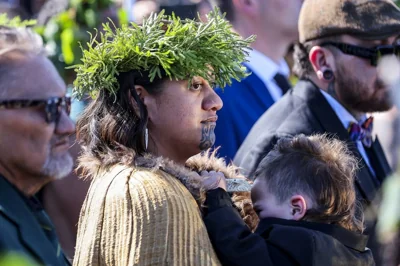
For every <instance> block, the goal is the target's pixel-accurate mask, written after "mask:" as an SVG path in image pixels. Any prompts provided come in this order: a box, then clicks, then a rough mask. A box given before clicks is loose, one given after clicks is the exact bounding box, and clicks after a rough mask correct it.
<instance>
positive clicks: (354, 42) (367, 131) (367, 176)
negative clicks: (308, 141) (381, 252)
mask: <svg viewBox="0 0 400 266" xmlns="http://www.w3.org/2000/svg"><path fill="white" fill-rule="evenodd" d="M399 33H400V10H399V9H398V8H397V7H396V6H395V5H394V4H393V2H392V1H389V0H375V1H369V0H308V1H305V2H304V4H303V7H302V10H301V12H300V18H299V35H300V36H299V37H300V43H299V44H298V45H297V46H296V47H295V55H294V56H295V66H294V70H295V72H296V74H297V75H298V76H299V78H300V81H299V82H298V84H297V85H296V87H295V88H294V89H292V90H291V91H289V92H288V93H287V94H286V95H285V96H284V97H283V98H282V99H281V100H280V101H278V102H277V103H276V104H275V105H273V106H272V107H271V108H270V109H269V110H268V111H267V112H266V113H265V114H264V115H263V116H262V117H261V118H260V119H259V120H258V122H257V123H256V125H255V126H254V127H253V128H252V130H251V132H250V134H249V135H248V137H247V138H246V140H245V141H244V143H243V145H242V146H241V148H240V149H239V151H238V153H237V155H236V157H235V160H234V161H235V163H236V164H237V165H239V166H240V167H241V168H243V169H245V171H246V172H247V174H248V175H249V177H250V178H251V177H252V176H253V174H254V170H255V169H256V168H257V166H258V164H259V162H260V161H261V159H262V158H263V157H264V156H265V155H266V154H267V153H268V152H269V151H270V150H271V149H272V147H273V146H274V144H275V143H276V142H277V140H278V139H279V138H282V137H287V136H293V135H296V134H299V133H303V134H306V135H311V134H315V133H328V134H331V135H334V136H336V137H337V138H339V139H341V140H343V141H345V142H346V143H347V145H348V146H349V148H350V150H351V151H352V153H353V154H354V155H355V156H356V157H357V158H358V159H359V161H360V169H359V170H358V173H357V179H356V190H357V192H358V196H359V198H360V199H362V200H363V203H364V206H368V205H370V203H371V202H372V201H373V200H374V198H375V196H376V194H377V192H378V190H379V188H380V186H381V184H382V182H383V181H384V179H385V177H386V176H387V175H388V174H389V173H390V171H391V169H390V167H389V165H388V162H387V160H386V157H385V154H384V153H383V150H382V148H381V145H380V144H379V141H378V139H377V138H376V137H374V136H372V134H371V131H372V118H371V117H368V116H367V113H369V112H380V111H386V110H389V109H390V108H391V107H392V102H391V94H390V91H389V86H388V85H387V84H385V82H383V80H382V77H381V76H380V74H379V72H378V68H377V65H378V64H379V63H380V62H382V63H383V62H384V61H380V59H381V57H382V56H384V55H388V56H393V55H394V54H396V53H398V48H399V46H398V45H397V36H398V35H399ZM372 216H373V215H372ZM366 218H367V227H368V228H369V230H370V232H369V233H372V232H371V230H372V228H373V227H374V223H375V220H376V217H366ZM371 238H372V239H374V237H373V236H371ZM371 238H370V239H371ZM368 246H369V247H371V249H372V250H373V252H374V251H375V254H374V255H376V253H377V252H376V251H377V250H374V249H373V246H374V245H373V244H372V245H371V244H369V245H368ZM378 258H379V256H377V255H376V256H375V259H376V260H377V264H378V265H379V259H378Z"/></svg>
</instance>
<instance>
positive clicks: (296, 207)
mask: <svg viewBox="0 0 400 266" xmlns="http://www.w3.org/2000/svg"><path fill="white" fill-rule="evenodd" d="M290 208H291V216H292V220H296V221H299V220H301V219H303V217H304V215H306V212H307V202H306V200H305V198H304V197H303V196H301V195H294V196H293V197H291V199H290Z"/></svg>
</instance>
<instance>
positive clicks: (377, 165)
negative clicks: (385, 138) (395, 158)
mask: <svg viewBox="0 0 400 266" xmlns="http://www.w3.org/2000/svg"><path fill="white" fill-rule="evenodd" d="M365 150H366V152H367V155H368V157H369V158H370V161H371V165H372V167H373V168H374V170H375V173H376V177H377V178H378V179H379V181H380V182H381V183H382V182H383V181H384V180H385V178H386V177H387V176H389V175H390V174H391V173H392V169H391V167H390V165H389V163H388V161H387V159H386V156H385V153H384V152H383V149H382V146H381V144H380V142H379V139H378V137H376V139H375V141H374V142H373V143H372V146H371V148H365Z"/></svg>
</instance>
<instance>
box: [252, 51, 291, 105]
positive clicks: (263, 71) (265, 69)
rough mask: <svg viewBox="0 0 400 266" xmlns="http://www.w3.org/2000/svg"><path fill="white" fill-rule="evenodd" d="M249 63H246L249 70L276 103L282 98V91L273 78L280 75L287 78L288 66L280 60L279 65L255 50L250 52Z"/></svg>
mask: <svg viewBox="0 0 400 266" xmlns="http://www.w3.org/2000/svg"><path fill="white" fill-rule="evenodd" d="M248 60H249V62H246V64H247V66H248V67H249V68H250V70H251V71H252V72H253V73H255V74H256V75H257V76H258V77H259V78H260V79H261V81H262V82H263V83H264V84H265V86H266V87H267V88H268V91H269V93H270V94H271V96H272V99H273V100H274V101H275V102H276V101H277V100H279V99H280V98H281V97H282V89H281V88H280V87H279V86H278V84H276V82H275V80H274V76H275V75H276V74H277V73H278V72H279V73H280V74H282V75H284V76H286V77H289V73H290V70H289V66H288V65H287V63H286V61H285V60H284V59H282V60H281V61H280V62H279V64H277V63H275V62H274V61H272V60H271V59H270V58H269V57H267V56H266V55H264V54H262V53H261V52H259V51H257V50H254V49H253V50H252V51H250V54H249V57H248Z"/></svg>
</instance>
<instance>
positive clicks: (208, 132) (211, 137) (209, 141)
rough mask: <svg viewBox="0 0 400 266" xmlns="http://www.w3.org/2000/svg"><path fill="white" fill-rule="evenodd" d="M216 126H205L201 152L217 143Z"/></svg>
mask: <svg viewBox="0 0 400 266" xmlns="http://www.w3.org/2000/svg"><path fill="white" fill-rule="evenodd" d="M214 129H215V124H208V123H207V124H204V125H203V127H202V129H201V140H200V145H199V148H200V150H202V151H203V150H206V149H208V148H210V147H211V146H212V145H214V143H215V134H214Z"/></svg>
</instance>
